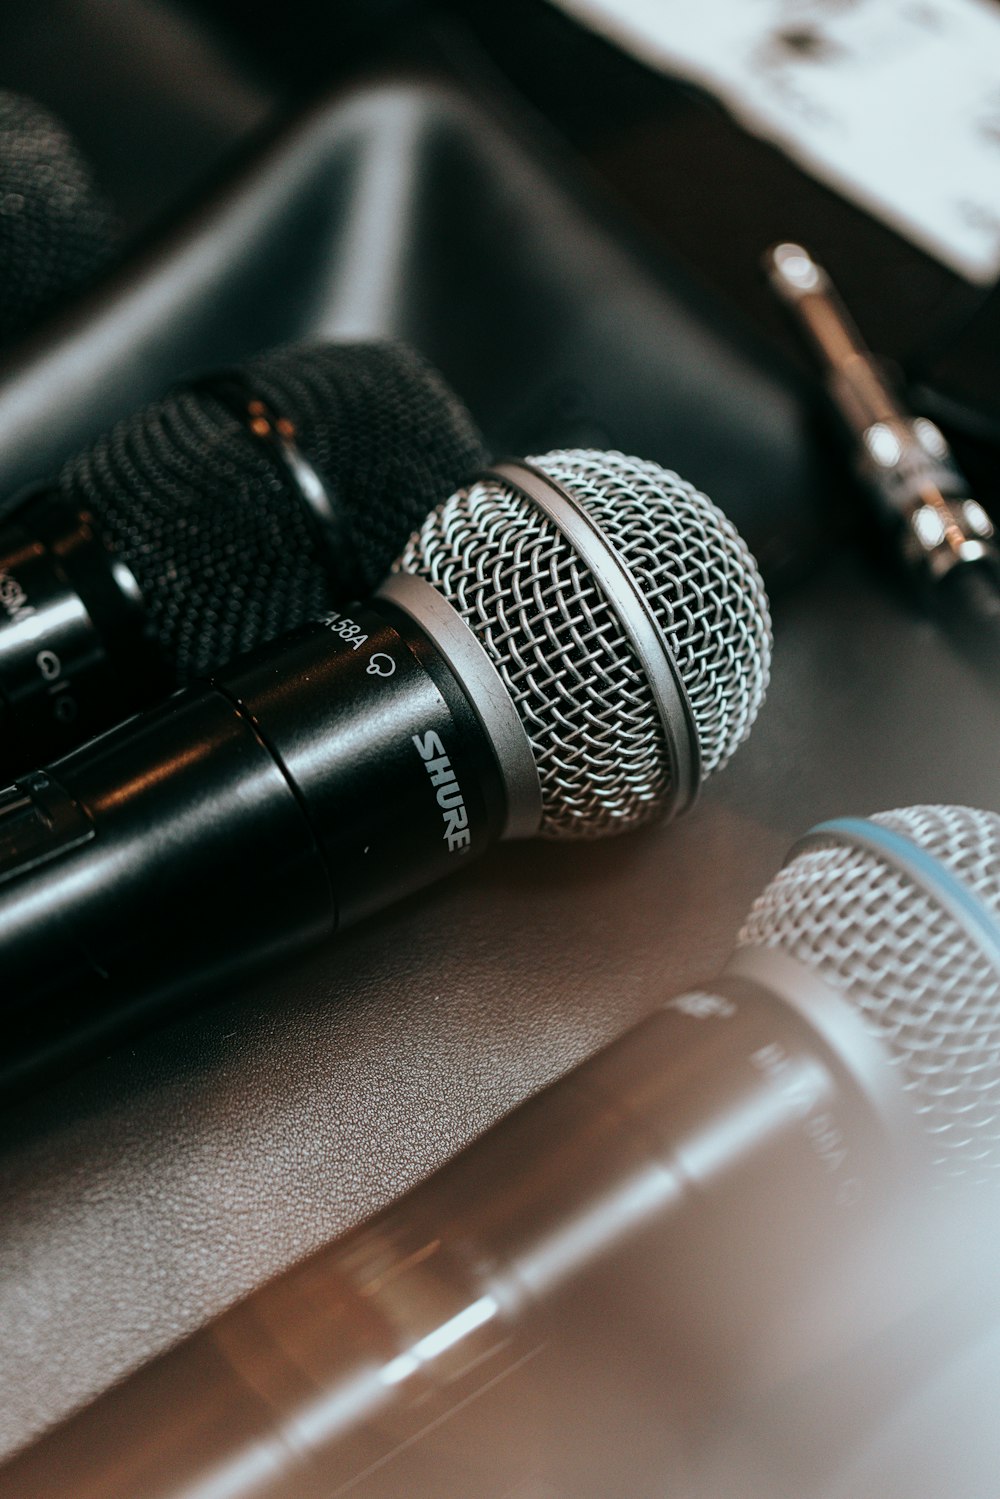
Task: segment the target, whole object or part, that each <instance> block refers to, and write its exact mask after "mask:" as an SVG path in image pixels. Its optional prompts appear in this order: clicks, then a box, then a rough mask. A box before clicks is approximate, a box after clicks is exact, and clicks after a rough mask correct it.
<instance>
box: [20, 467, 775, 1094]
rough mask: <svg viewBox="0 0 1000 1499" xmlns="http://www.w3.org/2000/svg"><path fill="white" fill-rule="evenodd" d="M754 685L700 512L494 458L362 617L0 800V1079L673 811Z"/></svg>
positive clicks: (740, 580) (686, 798)
mask: <svg viewBox="0 0 1000 1499" xmlns="http://www.w3.org/2000/svg"><path fill="white" fill-rule="evenodd" d="M769 662H770V625H769V619H768V610H767V601H766V598H765V594H764V590H763V585H762V583H761V580H760V576H759V574H758V571H757V568H756V564H755V563H754V561H753V559H752V557H751V556H750V554H749V552H748V550H747V548H746V546H745V544H744V543H743V541H742V539H741V538H740V537H739V536H738V535H737V533H736V531H735V529H734V528H733V526H732V525H731V524H730V523H729V521H728V520H726V518H725V517H724V516H723V515H722V514H721V512H720V511H719V510H717V509H716V507H715V506H714V505H712V503H711V502H710V501H709V500H708V499H706V498H705V496H704V495H702V494H699V493H698V492H697V491H696V490H694V489H693V488H692V487H691V486H690V485H688V484H685V483H684V482H683V481H682V480H680V479H678V478H677V476H676V475H674V474H671V473H668V472H667V471H665V470H664V469H661V468H660V467H659V466H658V465H657V464H654V463H645V462H642V461H641V460H638V459H631V458H625V457H623V456H622V455H621V454H617V453H592V452H580V451H575V452H566V453H550V454H548V455H546V456H545V457H543V458H540V459H538V460H537V461H535V462H534V463H528V464H526V465H525V464H517V463H511V464H504V465H501V466H500V467H498V468H497V469H496V470H494V471H493V472H492V473H487V474H485V475H484V476H483V477H481V478H480V479H478V480H477V481H475V482H473V483H471V484H470V485H468V486H467V487H465V488H462V489H460V490H458V491H457V492H456V493H455V494H454V495H453V496H452V497H451V498H450V499H449V500H447V501H446V502H445V503H443V504H442V505H440V506H439V507H438V508H437V509H436V510H435V511H433V512H432V513H431V515H430V516H429V517H428V518H427V519H426V520H425V523H424V525H423V527H422V528H421V530H420V531H419V532H416V533H415V534H414V536H413V537H412V538H411V540H410V542H409V544H408V546H407V547H406V549H405V551H404V552H403V555H402V557H401V559H400V561H399V564H398V567H397V570H396V572H395V573H394V574H393V575H392V577H391V578H390V579H389V580H388V581H387V583H386V584H385V585H384V586H383V588H382V590H381V592H380V594H379V595H378V596H377V597H376V599H375V600H374V601H373V602H372V603H371V604H366V605H359V606H358V607H354V606H350V607H349V608H347V609H344V610H330V611H328V612H327V613H326V614H325V615H323V616H322V617H321V618H320V619H318V620H316V621H313V622H312V623H310V624H309V625H306V626H304V627H303V628H302V629H300V630H299V631H298V632H296V633H294V634H292V635H290V636H289V637H287V638H286V639H284V640H282V641H280V642H278V643H276V644H274V645H272V646H270V647H265V648H263V649H261V650H260V651H259V652H256V653H254V654H251V655H250V656H249V657H247V658H246V659H245V660H244V661H241V662H239V663H237V664H236V665H235V666H233V667H231V668H229V669H227V670H225V671H223V672H221V673H220V674H219V675H217V676H216V677H215V678H214V679H213V681H212V682H211V683H210V684H203V685H193V686H192V687H190V688H188V689H185V690H184V691H182V692H181V693H179V694H178V695H177V696H175V697H174V698H173V699H172V700H171V701H170V702H168V703H167V704H165V705H162V706H161V707H160V708H158V709H154V710H151V711H149V712H148V713H146V714H143V715H139V716H137V717H136V718H134V719H133V720H131V721H130V722H128V723H126V724H123V725H120V726H119V727H117V728H116V729H113V730H111V731H110V732H109V733H107V734H105V735H103V736H102V737H101V738H99V739H97V740H95V741H94V742H93V743H91V744H90V745H87V746H84V747H82V748H81V749H79V750H77V751H75V752H74V753H72V754H70V755H68V756H66V757H65V758H64V759H63V760H61V761H59V762H57V763H56V764H54V765H52V766H51V767H50V768H49V769H48V770H46V771H40V772H35V773H32V774H31V775H28V776H24V777H21V779H20V780H19V781H18V782H17V784H16V785H15V786H14V787H12V788H11V789H10V790H8V791H7V792H6V793H4V794H3V795H2V796H0V972H2V973H3V1001H2V1011H3V1024H4V1041H3V1047H2V1052H0V1080H2V1081H3V1082H5V1083H6V1084H8V1085H13V1084H14V1083H15V1082H18V1081H20V1082H23V1081H25V1080H26V1079H27V1077H28V1076H30V1075H31V1073H32V1072H33V1071H35V1070H37V1069H38V1068H40V1067H41V1066H43V1065H45V1064H46V1063H47V1062H52V1061H55V1060H58V1059H59V1058H65V1057H67V1056H68V1055H69V1054H70V1053H71V1052H72V1051H73V1050H74V1049H78V1048H79V1047H81V1046H93V1045H96V1044H98V1042H99V1041H101V1040H103V1039H106V1038H107V1036H108V1035H110V1034H111V1032H112V1031H113V1030H114V1029H115V1028H116V1027H117V1026H119V1025H121V1024H123V1023H124V1022H126V1021H128V1022H129V1023H133V1022H134V1021H135V1020H136V1019H137V1018H138V1017H139V1016H140V1015H141V1014H142V1013H143V1010H144V1008H145V1007H148V1006H150V1005H151V1004H153V1003H154V1002H155V1001H158V1000H160V999H162V998H164V997H166V996H168V995H170V994H173V993H175V992H176V991H178V990H179V989H181V988H182V987H183V986H184V985H185V984H186V983H188V982H189V981H190V980H191V979H193V978H196V979H198V981H199V982H200V983H203V984H205V983H209V982H210V981H211V980H212V979H216V978H219V977H221V976H222V975H224V974H230V973H233V972H235V971H237V970H238V969H240V968H246V967H247V966H250V965H254V964H257V963H258V962H259V961H260V960H261V959H262V958H265V957H268V956H272V955H275V954H277V953H280V952H282V951H284V950H286V949H288V948H289V947H291V946H293V945H295V944H297V943H299V942H302V941H305V940H307V939H315V938H318V937H321V936H323V935H326V934H328V933H331V932H333V931H334V930H335V929H337V928H338V927H341V926H344V925H346V924H347V923H349V922H352V921H354V920H356V919H358V918H359V917H361V916H363V915H365V914H367V913H368V912H370V911H374V910H378V909H380V908H381V907H383V906H385V905H386V904H387V903H388V902H389V901H391V900H393V899H395V898H397V897H399V896H402V895H404V894H405V893H407V892H409V891H412V890H415V889H417V888H419V887H420V886H422V885H425V884H427V883H428V882H429V881H431V880H433V879H436V878H437V877H438V876H440V875H444V874H446V873H448V872H449V871H451V870H454V869H457V868H460V867H462V866H463V865H464V864H465V863H466V861H467V859H468V858H469V857H470V856H472V855H476V854H479V853H481V852H482V851H483V850H484V849H486V848H487V847H488V846H489V845H490V844H491V843H492V842H494V841H495V840H496V839H498V838H504V837H528V836H532V835H534V834H536V833H540V834H541V835H542V836H544V837H560V838H592V837H599V836H602V835H606V834H611V833H618V832H623V831H626V830H627V829H629V828H632V827H636V826H639V825H640V824H642V823H644V822H646V821H648V820H649V819H650V818H652V817H654V816H658V815H671V814H673V813H676V812H680V811H682V810H684V808H685V807H687V806H688V805H689V804H690V802H691V801H692V800H693V798H694V796H695V794H696V792H697V789H698V786H699V784H700V782H701V781H702V780H703V779H704V777H706V776H707V775H709V774H711V773H712V772H713V771H714V770H716V769H718V768H719V767H720V766H721V765H723V764H724V763H725V762H726V760H727V759H728V758H729V756H730V755H731V754H732V753H733V751H734V750H735V749H736V747H737V746H738V745H739V744H740V743H741V741H742V740H743V739H744V738H745V736H746V735H747V733H748V732H749V730H750V726H751V724H752V723H753V721H754V718H755V716H756V713H757V710H758V708H759V706H760V703H761V701H762V698H763V695H764V690H765V687H766V684H767V676H768V668H769ZM56 934H58V935H56Z"/></svg>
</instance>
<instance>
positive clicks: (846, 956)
mask: <svg viewBox="0 0 1000 1499" xmlns="http://www.w3.org/2000/svg"><path fill="white" fill-rule="evenodd" d="M871 822H872V823H874V824H876V825H877V826H880V827H883V828H886V829H888V830H889V831H890V832H892V833H897V834H901V835H902V836H903V837H904V838H906V839H908V840H909V841H910V842H911V843H913V844H916V845H917V846H918V850H919V851H921V852H922V853H923V854H924V855H928V856H929V860H928V862H927V869H928V875H927V877H926V878H922V879H921V880H920V882H919V883H918V882H917V881H916V880H915V879H914V878H913V877H911V874H910V873H909V872H908V871H907V869H906V868H905V867H901V866H900V865H898V864H896V863H895V862H894V861H893V859H892V857H891V854H890V853H887V854H886V855H885V856H884V857H883V856H881V855H880V854H878V853H876V852H874V851H873V850H870V849H869V848H866V847H861V846H858V845H857V844H852V843H850V842H841V841H838V840H837V836H836V833H835V832H834V831H831V833H830V835H829V837H827V836H825V835H824V832H823V829H822V828H820V829H819V830H818V833H817V835H815V841H814V838H813V836H812V835H811V836H810V840H809V842H808V844H807V846H806V847H805V848H804V849H803V850H802V851H801V852H800V853H798V854H796V855H794V856H793V857H792V859H791V860H790V861H789V862H788V864H786V865H785V867H784V869H782V870H781V871H780V873H779V874H778V875H777V876H776V877H775V878H774V879H773V880H772V881H771V883H770V885H768V887H767V889H766V890H765V891H764V892H763V893H762V894H761V896H760V897H759V898H758V900H757V901H756V903H755V904H754V906H753V908H752V910H751V911H750V914H749V916H748V917H747V920H746V923H745V925H744V927H743V930H742V931H741V933H740V936H739V945H740V946H741V947H747V946H758V947H770V948H779V949H781V950H782V951H784V952H786V953H787V954H788V955H789V956H791V957H793V958H796V959H798V960H799V961H800V962H801V963H803V964H804V965H806V966H808V967H809V968H811V969H812V970H813V971H814V972H815V973H816V974H817V975H818V976H819V977H820V978H822V979H823V980H825V981H826V982H827V983H828V984H829V985H830V986H831V987H832V988H835V989H838V990H840V991H841V992H842V993H843V994H845V995H846V996H847V998H848V999H849V1000H850V1001H851V1002H852V1003H853V1005H854V1007H855V1008H856V1009H857V1011H858V1012H859V1014H860V1015H861V1016H862V1018H863V1019H864V1020H865V1022H866V1024H867V1026H868V1029H869V1030H870V1031H871V1032H872V1033H873V1034H874V1035H875V1036H876V1038H877V1039H878V1040H879V1041H880V1042H881V1043H883V1046H884V1049H885V1052H886V1055H887V1057H888V1058H889V1060H890V1064H891V1065H892V1066H893V1067H895V1068H898V1069H899V1072H900V1075H901V1078H902V1083H903V1087H904V1090H905V1092H906V1094H907V1096H908V1098H909V1100H910V1102H911V1104H912V1106H913V1108H914V1110H915V1112H916V1115H917V1118H918V1120H919V1121H920V1123H921V1125H922V1126H923V1129H924V1131H925V1132H926V1136H927V1139H928V1141H929V1144H930V1147H931V1160H932V1163H933V1165H934V1166H935V1168H936V1169H937V1170H938V1172H939V1174H940V1173H941V1172H943V1173H944V1174H945V1175H947V1176H961V1177H965V1178H968V1177H970V1176H975V1177H984V1178H985V1177H989V1176H993V1175H995V1173H996V1172H997V1170H998V1169H1000V969H998V967H997V963H996V960H995V956H994V955H991V954H990V952H989V950H988V947H986V946H984V944H982V943H981V942H979V941H977V940H976V935H975V931H974V929H971V928H969V927H968V926H967V925H966V924H965V923H963V922H960V921H959V919H958V918H957V917H956V915H955V914H954V908H952V907H950V906H949V904H948V903H947V902H946V901H943V900H942V898H941V897H940V896H939V895H936V893H935V882H936V879H937V883H938V884H939V885H940V884H942V883H943V882H944V881H948V882H949V884H950V883H951V880H950V878H949V877H953V878H954V880H957V881H958V882H960V885H961V887H962V891H963V892H964V895H965V897H966V898H967V899H969V900H971V901H973V902H975V904H976V906H977V907H978V909H979V911H980V912H981V914H982V920H983V921H984V922H985V923H986V924H987V925H991V924H993V923H997V936H998V938H1000V816H997V814H996V813H994V812H984V811H980V810H978V809H976V808H973V807H960V806H916V807H906V808H902V809H900V810H897V811H892V812H880V813H878V814H877V815H876V816H874V817H872V818H871ZM918 857H919V854H918ZM930 860H933V861H936V864H937V865H938V866H943V872H942V873H941V874H940V875H939V876H937V877H936V875H935V867H934V865H933V864H931V863H930Z"/></svg>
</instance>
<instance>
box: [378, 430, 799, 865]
mask: <svg viewBox="0 0 1000 1499" xmlns="http://www.w3.org/2000/svg"><path fill="white" fill-rule="evenodd" d="M528 462H529V463H531V464H532V465H533V466H534V467H535V468H536V469H538V470H541V471H542V472H543V473H544V474H546V475H548V476H549V477H550V478H551V479H553V480H555V481H556V482H557V483H558V484H560V485H561V486H562V487H563V488H564V489H565V490H566V491H568V492H569V493H570V494H571V495H572V497H573V499H575V500H576V501H577V502H578V504H580V505H581V506H582V507H583V508H584V509H585V511H586V513H587V516H588V518H589V520H590V521H591V522H592V524H593V525H594V527H595V528H596V529H597V530H598V531H599V532H600V533H601V534H602V535H603V537H604V538H605V540H606V541H607V542H609V543H610V545H611V547H612V549H613V550H614V551H615V552H616V553H617V555H618V559H619V561H620V562H621V563H622V564H623V566H624V568H625V569H626V571H627V572H628V573H629V574H630V575H631V578H632V580H633V583H634V584H635V585H636V586H637V587H638V589H639V591H640V592H641V593H642V594H643V595H644V597H645V600H646V603H647V605H648V607H649V609H650V610H651V612H652V613H653V615H654V616H655V619H656V622H657V625H658V627H659V630H660V632H661V634H662V635H663V636H664V637H665V638H666V640H667V642H668V644H669V648H670V653H671V655H672V657H673V661H674V663H675V666H676V671H677V675H678V676H679V678H680V680H681V682H682V683H683V686H684V689H685V691H686V694H687V698H688V702H689V704H690V709H691V717H692V719H693V724H694V731H695V733H696V735H697V738H698V742H699V749H700V758H701V773H702V775H703V776H705V775H709V774H711V773H712V772H713V771H715V770H717V769H719V767H720V766H722V765H724V764H725V763H726V761H727V760H728V759H729V757H730V755H732V753H733V751H734V750H735V749H736V748H737V746H738V745H739V744H740V743H741V742H742V740H743V739H745V738H746V736H747V734H748V733H749V731H750V728H751V725H752V724H753V722H754V719H755V717H756V715H757V711H758V709H759V707H760V705H761V702H762V701H763V698H764V693H765V691H766V688H767V682H768V673H769V667H770V656H771V632H770V619H769V615H768V606H767V598H766V595H765V593H764V587H763V584H762V582H761V579H760V575H759V573H758V571H757V566H756V564H755V562H754V560H753V558H752V556H751V555H750V552H749V551H748V549H747V547H746V545H745V543H744V542H743V540H742V538H741V537H740V536H739V534H738V533H737V531H736V530H735V528H734V527H733V526H732V524H731V523H730V522H729V521H728V520H727V519H726V517H725V516H724V515H723V514H722V512H721V511H720V510H718V509H717V508H716V507H715V506H714V505H713V504H712V503H711V501H710V500H708V499H707V498H706V497H705V496H704V495H703V494H700V493H699V492H698V491H697V490H696V489H694V488H693V487H692V486H691V485H690V484H687V483H685V482H684V480H683V479H679V478H678V477H677V475H676V474H673V473H670V472H669V471H668V470H666V469H663V468H661V467H660V466H659V465H658V464H656V463H650V462H645V461H643V460H642V459H638V458H627V457H625V456H624V455H623V454H621V453H600V452H590V451H584V450H573V451H566V452H555V453H549V454H546V455H545V456H544V457H541V458H532V459H529V460H528ZM399 566H400V567H401V568H402V569H403V570H405V571H407V572H413V573H418V574H420V575H421V576H423V577H425V578H426V579H427V580H428V581H429V582H430V583H432V584H433V585H434V586H435V587H436V588H437V589H438V590H439V591H440V592H441V593H443V594H444V596H445V597H446V598H447V599H448V600H449V602H450V603H451V604H452V605H453V607H454V608H455V609H456V610H457V611H458V612H459V614H461V616H462V617H463V619H464V620H465V622H466V624H468V625H469V627H470V628H471V629H472V631H473V633H474V634H475V635H476V636H477V637H478V638H479V640H480V641H481V643H482V644H483V645H484V647H485V648H486V651H487V653H488V654H489V656H490V658H491V660H492V662H493V664H494V666H495V667H496V669H497V671H498V672H499V674H500V676H501V678H502V679H503V682H504V684H505V686H506V687H507V689H508V691H509V692H510V694H511V696H512V698H513V699H514V702H515V704H516V706H517V709H518V712H519V715H520V717H521V720H522V723H523V724H524V728H525V730H526V732H527V735H528V739H529V741H530V743H531V747H532V751H533V753H534V757H535V762H536V765H537V768H538V773H539V778H540V781H541V789H542V824H541V829H540V831H541V833H542V835H543V836H548V837H558V838H589V837H598V836H603V835H607V834H611V833H619V832H625V831H627V830H628V829H630V828H633V827H636V826H638V825H639V824H641V823H643V822H646V821H648V820H649V819H650V818H652V817H654V816H656V815H657V814H658V813H659V812H660V811H661V810H663V808H664V807H665V805H666V804H667V802H668V801H669V798H670V791H671V766H670V757H669V753H668V749H667V745H666V741H665V736H664V731H663V727H662V723H661V720H660V717H659V714H658V711H657V708H656V703H655V700H654V696H653V693H652V691H651V688H650V684H649V682H648V680H647V677H646V675H645V672H644V670H643V668H642V666H641V664H640V662H639V660H638V658H637V656H636V654H635V651H634V649H633V646H632V645H631V643H630V640H629V636H628V633H627V632H626V630H625V629H624V628H623V626H622V620H621V618H620V617H619V615H618V613H616V611H615V609H614V608H613V607H612V605H611V604H610V602H609V601H608V599H607V598H606V597H605V595H604V593H603V592H602V589H601V586H600V584H599V582H598V580H597V578H596V577H595V576H594V575H593V573H592V572H591V571H590V569H589V568H588V567H587V566H586V564H585V563H584V562H583V560H582V558H581V557H580V556H579V554H578V553H577V551H576V550H575V548H574V546H573V544H572V543H571V542H570V541H569V539H568V538H567V537H566V536H565V535H564V534H563V532H562V531H561V530H560V529H559V527H558V526H557V525H556V524H555V523H554V522H553V521H552V520H550V519H549V518H548V517H547V516H546V515H545V514H544V513H543V512H542V510H541V509H540V508H538V507H537V506H535V505H534V504H532V503H531V502H530V501H529V500H528V499H526V498H524V497H523V496H522V495H521V494H520V493H518V492H517V491H516V490H515V489H514V488H512V487H510V486H508V485H506V484H504V483H502V482H500V481H499V480H498V479H494V478H491V477H487V478H484V479H482V480H478V481H477V482H475V483H473V484H472V485H470V486H469V487H468V488H466V489H461V490H459V491H458V493H457V494H455V495H453V496H452V497H451V499H449V500H448V501H447V502H446V503H445V504H443V505H441V506H439V507H438V509H437V510H436V511H435V512H434V513H433V514H432V515H430V516H429V517H428V519H427V521H426V522H425V524H424V526H423V527H422V528H421V530H420V531H419V532H418V533H417V534H416V535H415V536H414V537H412V538H411V540H410V543H409V545H408V547H407V549H406V551H405V552H404V553H403V556H402V557H401V559H400V563H399Z"/></svg>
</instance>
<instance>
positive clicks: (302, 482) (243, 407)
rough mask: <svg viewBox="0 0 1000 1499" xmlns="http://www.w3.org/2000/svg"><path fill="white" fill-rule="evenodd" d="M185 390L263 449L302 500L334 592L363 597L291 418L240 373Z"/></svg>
mask: <svg viewBox="0 0 1000 1499" xmlns="http://www.w3.org/2000/svg"><path fill="white" fill-rule="evenodd" d="M188 388H190V389H197V390H202V391H206V392H207V393H208V394H209V395H213V396H215V397H216V399H217V400H219V401H221V402H222V404H223V405H224V406H225V407H226V408H227V410H229V411H230V412H231V413H232V415H233V416H235V417H236V418H237V419H238V420H240V421H242V422H244V423H245V425H246V428H247V431H248V432H249V433H250V435H251V436H252V437H255V438H256V439H257V441H258V442H261V443H263V444H264V446H265V447H266V448H267V449H268V450H269V452H270V453H271V454H272V456H273V457H274V458H276V459H277V461H278V463H279V464H280V466H281V467H282V468H283V469H284V470H285V472H286V474H287V475H288V477H289V479H290V480H291V482H292V485H293V487H294V489H295V490H296V492H297V493H298V494H299V496H300V497H301V499H302V500H303V502H304V505H305V509H306V514H307V516H308V518H309V520H310V522H311V524H312V527H313V531H314V533H315V535H316V537H317V539H318V541H319V543H320V545H321V546H322V548H323V551H324V553H325V554H326V556H327V558H328V560H329V561H330V562H332V564H333V566H334V569H335V572H336V577H337V583H338V587H339V588H340V589H341V590H342V591H344V592H348V593H350V592H354V593H358V594H361V593H362V592H367V589H366V588H365V584H364V579H363V578H362V576H361V574H360V572H359V571H358V570H357V568H356V567H352V566H351V565H350V563H351V558H352V557H353V555H354V551H355V548H354V545H353V542H352V540H351V537H350V535H349V533H348V531H347V527H346V525H345V521H344V512H343V509H342V507H341V506H340V505H338V504H337V502H336V500H335V498H334V496H333V494H332V493H331V490H330V487H329V485H328V483H327V481H326V480H325V479H324V478H323V477H322V475H321V474H320V473H319V470H318V469H316V468H315V467H314V466H313V464H312V463H310V461H309V459H308V458H307V457H306V455H305V454H304V453H303V451H302V449H301V448H300V447H299V445H298V443H297V442H296V435H297V433H296V427H295V423H294V422H293V421H292V419H291V418H290V417H287V416H282V414H281V413H280V412H279V411H276V410H275V408H274V407H273V406H272V405H271V404H270V403H269V402H268V400H267V399H266V398H265V397H264V396H262V395H260V394H259V393H258V392H257V391H256V390H254V388H253V385H252V383H251V382H250V380H249V379H247V378H246V376H245V375H244V373H243V372H242V371H238V370H222V371H220V372H219V373H217V374H210V375H205V376H203V377H202V378H201V379H200V380H196V381H192V382H191V384H190V386H189V387H188Z"/></svg>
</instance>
